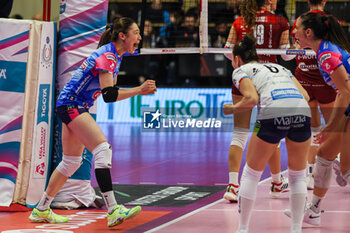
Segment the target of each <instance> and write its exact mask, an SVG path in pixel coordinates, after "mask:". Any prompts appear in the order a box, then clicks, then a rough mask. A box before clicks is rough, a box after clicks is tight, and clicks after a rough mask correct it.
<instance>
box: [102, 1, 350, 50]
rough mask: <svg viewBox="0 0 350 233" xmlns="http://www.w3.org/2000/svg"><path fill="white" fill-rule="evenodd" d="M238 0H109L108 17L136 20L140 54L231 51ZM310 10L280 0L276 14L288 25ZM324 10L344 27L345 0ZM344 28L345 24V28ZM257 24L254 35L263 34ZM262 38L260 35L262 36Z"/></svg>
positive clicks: (333, 2) (305, 4) (238, 12)
mask: <svg viewBox="0 0 350 233" xmlns="http://www.w3.org/2000/svg"><path fill="white" fill-rule="evenodd" d="M240 2H241V0H110V1H109V8H110V16H111V18H110V20H111V19H112V18H113V16H116V15H118V16H127V17H131V18H134V19H135V20H137V21H138V23H139V25H140V26H141V29H142V33H141V34H142V36H143V41H142V44H141V49H140V54H142V55H152V54H197V53H199V54H204V53H214V54H223V53H230V52H231V51H230V49H225V48H224V45H225V42H226V39H227V37H228V34H229V30H230V28H231V25H232V23H233V22H234V20H235V19H237V18H238V17H239V16H240V15H241V13H240V8H239V5H240ZM308 10H309V6H308V4H307V1H305V0H280V1H278V3H277V9H276V10H275V14H276V15H279V16H281V17H282V18H281V20H286V21H287V22H288V23H289V24H290V26H291V25H292V24H293V22H294V20H295V18H297V17H298V16H299V15H301V14H302V13H304V12H307V11H308ZM325 10H326V11H327V12H329V13H331V14H333V15H336V16H337V18H339V20H340V22H341V23H342V24H343V25H344V27H348V26H349V24H348V23H346V22H347V21H350V19H349V16H348V13H347V10H350V9H349V4H347V3H346V1H338V0H330V1H327V4H326V8H325ZM346 29H347V28H346ZM264 30H270V29H269V28H265V29H264V28H261V27H260V28H257V30H256V31H255V33H254V34H255V36H256V37H257V39H258V38H259V37H260V38H262V37H263V36H264ZM262 39H263V38H262ZM258 54H275V55H282V54H287V55H288V54H302V55H304V54H306V55H308V54H314V52H313V51H310V50H306V51H304V50H289V51H286V50H285V49H277V50H274V49H273V48H272V47H269V48H266V49H258Z"/></svg>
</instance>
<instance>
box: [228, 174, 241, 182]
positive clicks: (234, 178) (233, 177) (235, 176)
mask: <svg viewBox="0 0 350 233" xmlns="http://www.w3.org/2000/svg"><path fill="white" fill-rule="evenodd" d="M228 175H229V181H228V182H229V184H234V185H239V184H238V172H229V173H228Z"/></svg>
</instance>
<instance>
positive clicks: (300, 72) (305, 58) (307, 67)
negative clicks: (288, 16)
mask: <svg viewBox="0 0 350 233" xmlns="http://www.w3.org/2000/svg"><path fill="white" fill-rule="evenodd" d="M309 12H313V13H318V14H321V15H326V13H325V12H324V11H320V10H315V11H309ZM296 22H297V20H295V21H294V24H293V27H292V32H291V35H292V37H293V38H294V33H293V30H294V29H295V24H296ZM296 62H297V68H296V69H295V77H296V78H297V79H298V80H299V82H300V83H301V84H302V85H303V86H304V85H305V84H324V83H325V82H324V80H323V78H322V76H321V74H320V71H319V69H318V64H317V60H316V55H297V56H296Z"/></svg>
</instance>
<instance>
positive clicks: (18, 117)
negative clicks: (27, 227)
mask: <svg viewBox="0 0 350 233" xmlns="http://www.w3.org/2000/svg"><path fill="white" fill-rule="evenodd" d="M29 29H30V24H29V22H28V21H24V20H23V21H20V20H9V19H0V31H1V33H0V99H1V104H0V112H1V115H0V187H1V189H0V206H9V205H10V204H11V202H12V198H13V192H14V188H15V183H16V177H17V169H18V158H19V150H20V144H21V130H22V118H23V104H24V90H25V80H26V67H27V56H28V43H29V42H28V39H29Z"/></svg>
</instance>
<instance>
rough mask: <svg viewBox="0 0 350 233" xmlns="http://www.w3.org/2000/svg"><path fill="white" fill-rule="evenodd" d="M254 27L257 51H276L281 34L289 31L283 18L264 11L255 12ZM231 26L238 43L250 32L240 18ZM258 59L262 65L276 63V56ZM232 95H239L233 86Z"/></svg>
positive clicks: (260, 56) (263, 56)
mask: <svg viewBox="0 0 350 233" xmlns="http://www.w3.org/2000/svg"><path fill="white" fill-rule="evenodd" d="M255 25H256V27H255V28H254V31H253V33H254V37H255V38H256V48H258V49H259V48H260V49H278V48H279V47H280V39H281V35H282V33H283V32H284V31H286V30H289V23H288V21H287V20H286V19H285V18H284V17H282V16H278V15H275V14H273V13H271V12H270V11H267V10H264V9H260V10H258V11H257V15H256V20H255ZM232 26H233V27H234V28H235V30H236V35H237V40H238V41H241V40H242V39H243V37H244V36H245V35H246V34H247V33H251V32H252V31H251V30H249V29H248V26H247V25H245V23H244V18H243V17H242V16H240V17H238V18H237V19H236V20H235V21H234V22H233V24H232ZM259 59H260V62H262V63H267V62H271V63H277V56H276V55H259ZM232 94H235V95H241V93H240V92H239V90H238V89H237V88H236V87H235V86H234V85H232Z"/></svg>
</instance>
